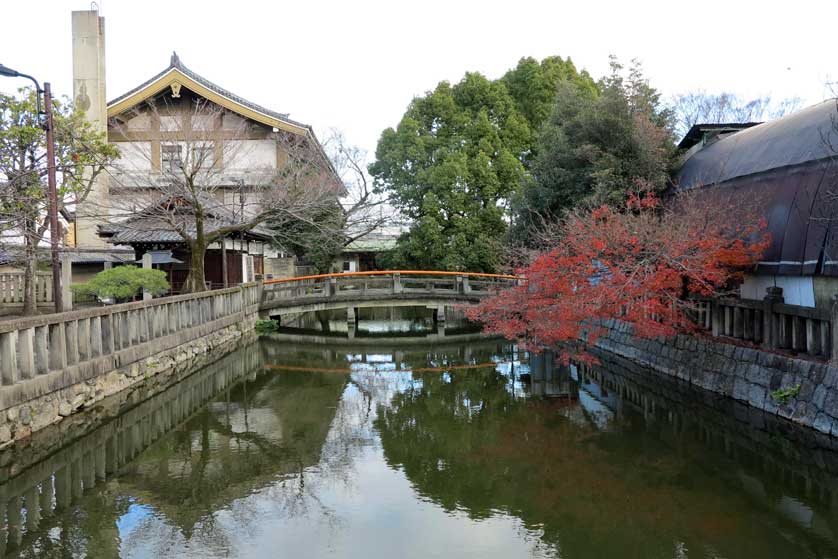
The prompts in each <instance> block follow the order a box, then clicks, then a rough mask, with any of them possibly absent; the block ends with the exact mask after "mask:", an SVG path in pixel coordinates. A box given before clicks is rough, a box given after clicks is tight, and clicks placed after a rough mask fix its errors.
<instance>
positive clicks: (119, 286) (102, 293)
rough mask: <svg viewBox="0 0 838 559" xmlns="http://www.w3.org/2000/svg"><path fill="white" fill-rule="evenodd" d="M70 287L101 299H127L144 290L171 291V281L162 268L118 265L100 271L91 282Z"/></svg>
mask: <svg viewBox="0 0 838 559" xmlns="http://www.w3.org/2000/svg"><path fill="white" fill-rule="evenodd" d="M70 288H71V289H72V290H73V292H74V293H77V294H79V295H92V296H94V297H98V298H99V299H100V300H101V299H113V300H114V301H127V300H130V299H133V298H135V297H137V296H139V295H140V294H141V293H142V292H143V290H148V291H149V292H151V294H152V295H163V294H164V293H166V292H167V291H169V282H168V281H166V272H163V271H162V270H146V269H144V268H137V267H136V266H118V267H116V268H111V269H110V270H104V271H102V272H99V273H98V274H96V276H94V278H93V279H92V280H90V281H89V282H86V283H77V284H75V285H72V286H70Z"/></svg>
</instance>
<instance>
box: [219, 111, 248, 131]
mask: <svg viewBox="0 0 838 559" xmlns="http://www.w3.org/2000/svg"><path fill="white" fill-rule="evenodd" d="M244 124H245V120H244V119H243V118H242V117H240V116H239V115H236V114H233V113H224V116H223V117H222V118H221V128H223V129H224V130H240V129H241V128H242V127H243V126H244Z"/></svg>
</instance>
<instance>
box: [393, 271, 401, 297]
mask: <svg viewBox="0 0 838 559" xmlns="http://www.w3.org/2000/svg"><path fill="white" fill-rule="evenodd" d="M402 290H403V288H402V275H401V274H400V273H398V272H396V273H395V274H393V293H401V292H402Z"/></svg>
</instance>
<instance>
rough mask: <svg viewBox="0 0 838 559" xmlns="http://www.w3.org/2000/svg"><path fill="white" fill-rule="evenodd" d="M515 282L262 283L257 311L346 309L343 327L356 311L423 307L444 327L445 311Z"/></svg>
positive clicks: (446, 276)
mask: <svg viewBox="0 0 838 559" xmlns="http://www.w3.org/2000/svg"><path fill="white" fill-rule="evenodd" d="M517 281H518V280H517V278H516V277H515V276H506V275H498V274H470V273H465V272H435V271H416V270H392V271H377V272H349V273H343V274H322V275H317V276H303V277H298V278H289V279H281V280H267V281H265V284H264V289H263V293H262V304H261V307H260V308H261V311H262V313H263V314H266V315H268V316H271V317H281V316H284V315H289V314H298V313H304V312H312V311H324V310H334V309H346V311H347V315H346V319H347V322H349V323H350V324H355V322H356V321H357V316H358V315H357V312H356V309H358V308H359V307H427V308H430V309H433V310H434V319H435V320H437V321H439V322H444V321H445V307H446V306H452V305H464V304H465V305H469V304H475V303H478V302H479V301H480V299H482V298H483V297H485V296H487V295H490V294H491V293H493V292H495V291H497V290H498V289H501V288H504V287H509V286H512V285H515V283H516V282H517Z"/></svg>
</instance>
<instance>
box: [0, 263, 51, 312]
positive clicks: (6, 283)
mask: <svg viewBox="0 0 838 559" xmlns="http://www.w3.org/2000/svg"><path fill="white" fill-rule="evenodd" d="M35 301H36V303H37V304H38V305H51V304H52V303H53V301H54V299H53V296H52V273H51V272H36V273H35ZM0 306H2V307H22V306H23V272H17V271H15V272H11V271H9V272H2V271H0Z"/></svg>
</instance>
